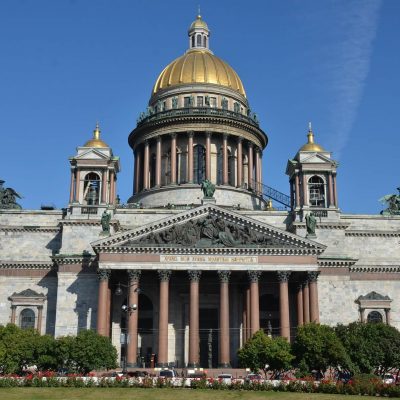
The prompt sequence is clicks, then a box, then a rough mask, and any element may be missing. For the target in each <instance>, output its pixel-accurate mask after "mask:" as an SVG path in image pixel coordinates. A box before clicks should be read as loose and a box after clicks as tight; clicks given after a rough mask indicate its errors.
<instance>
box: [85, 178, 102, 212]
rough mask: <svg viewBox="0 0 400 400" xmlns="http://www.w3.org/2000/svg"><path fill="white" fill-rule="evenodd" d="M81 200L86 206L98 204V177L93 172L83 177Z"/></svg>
mask: <svg viewBox="0 0 400 400" xmlns="http://www.w3.org/2000/svg"><path fill="white" fill-rule="evenodd" d="M83 199H84V201H85V202H86V204H87V205H88V206H95V205H97V204H99V200H100V177H99V175H97V174H96V173H94V172H89V173H88V174H87V175H86V177H85V182H84V192H83Z"/></svg>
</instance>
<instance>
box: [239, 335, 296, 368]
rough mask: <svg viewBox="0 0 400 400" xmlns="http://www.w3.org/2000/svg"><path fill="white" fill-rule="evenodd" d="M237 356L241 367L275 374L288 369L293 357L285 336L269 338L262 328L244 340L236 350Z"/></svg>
mask: <svg viewBox="0 0 400 400" xmlns="http://www.w3.org/2000/svg"><path fill="white" fill-rule="evenodd" d="M238 357H239V361H240V364H241V365H242V367H245V368H250V369H251V370H252V371H253V372H258V371H259V370H263V371H264V373H265V374H266V373H267V371H273V373H274V374H276V373H277V372H278V371H282V370H283V371H285V370H288V369H289V368H290V367H291V362H292V361H293V359H294V356H293V355H292V353H291V349H290V344H289V343H288V342H287V340H286V339H285V338H282V337H277V338H274V339H271V338H270V337H268V336H267V335H266V334H265V333H264V332H263V331H262V330H259V331H258V332H256V333H255V334H254V335H253V336H252V337H251V338H250V339H249V340H248V341H247V342H246V344H245V345H244V346H243V347H242V348H241V349H240V350H239V351H238ZM266 365H268V367H267V368H266Z"/></svg>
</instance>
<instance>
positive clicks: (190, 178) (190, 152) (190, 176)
mask: <svg viewBox="0 0 400 400" xmlns="http://www.w3.org/2000/svg"><path fill="white" fill-rule="evenodd" d="M193 136H194V132H193V131H189V132H188V137H189V140H188V181H189V183H193Z"/></svg>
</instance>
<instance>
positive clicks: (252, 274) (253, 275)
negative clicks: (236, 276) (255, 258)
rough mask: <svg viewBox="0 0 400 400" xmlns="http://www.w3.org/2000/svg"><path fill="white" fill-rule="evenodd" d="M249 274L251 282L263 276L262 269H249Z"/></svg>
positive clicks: (255, 281)
mask: <svg viewBox="0 0 400 400" xmlns="http://www.w3.org/2000/svg"><path fill="white" fill-rule="evenodd" d="M247 273H248V275H249V281H250V282H251V283H257V282H258V280H259V279H260V276H261V271H247Z"/></svg>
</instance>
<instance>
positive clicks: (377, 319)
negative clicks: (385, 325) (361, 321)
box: [367, 311, 382, 324]
mask: <svg viewBox="0 0 400 400" xmlns="http://www.w3.org/2000/svg"><path fill="white" fill-rule="evenodd" d="M367 321H368V323H370V324H378V323H381V322H382V314H381V313H380V312H378V311H371V312H370V313H369V314H368V317H367Z"/></svg>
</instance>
